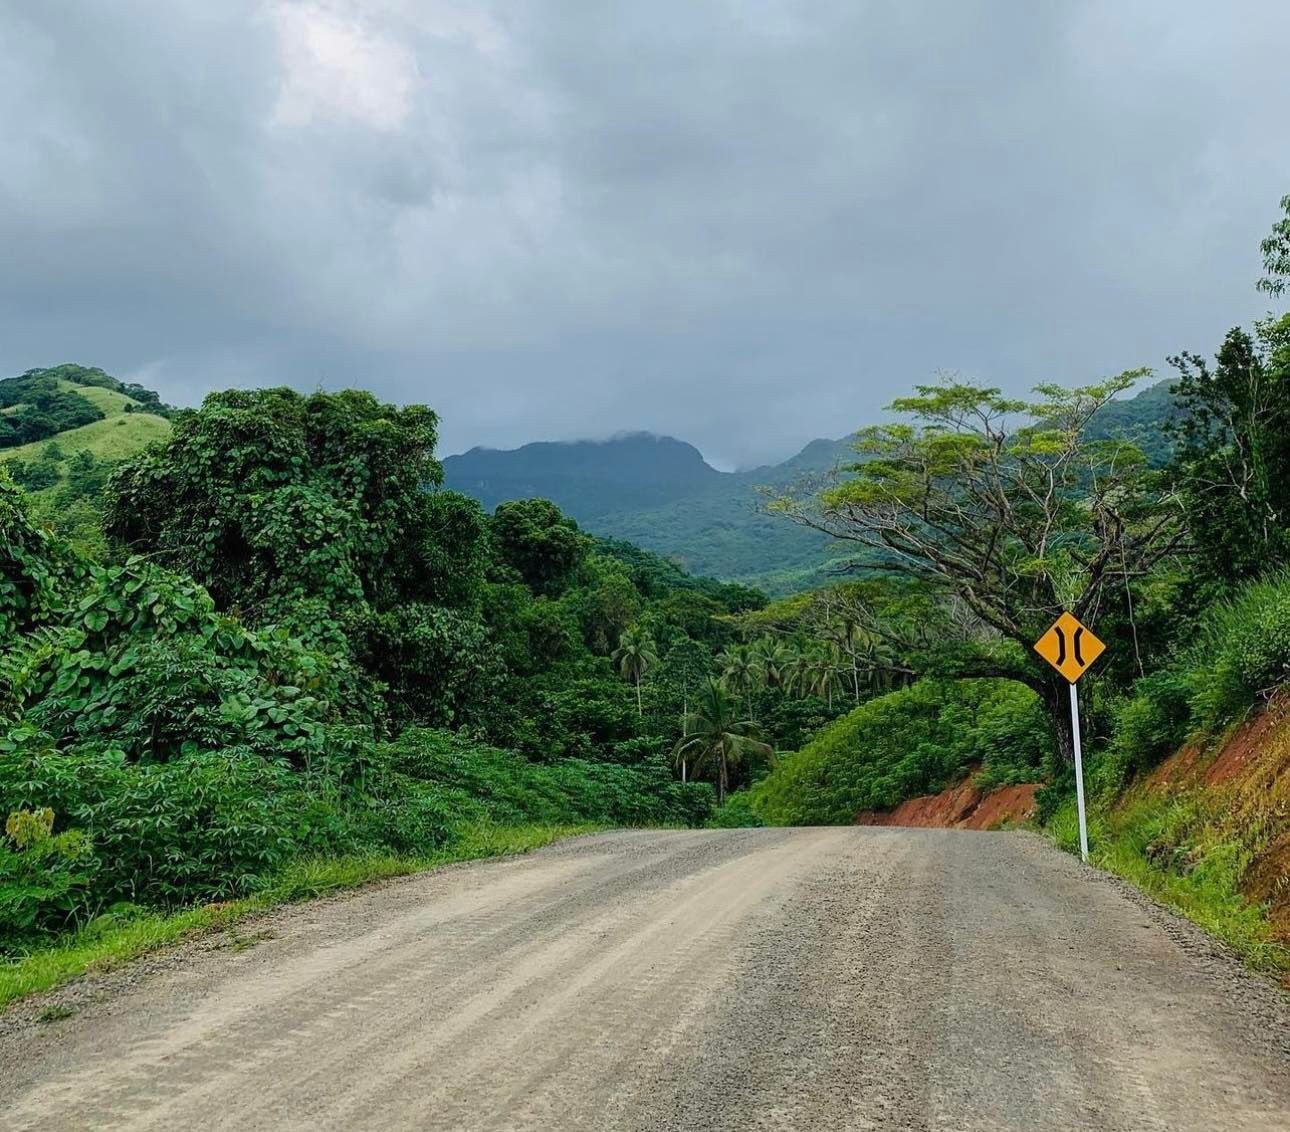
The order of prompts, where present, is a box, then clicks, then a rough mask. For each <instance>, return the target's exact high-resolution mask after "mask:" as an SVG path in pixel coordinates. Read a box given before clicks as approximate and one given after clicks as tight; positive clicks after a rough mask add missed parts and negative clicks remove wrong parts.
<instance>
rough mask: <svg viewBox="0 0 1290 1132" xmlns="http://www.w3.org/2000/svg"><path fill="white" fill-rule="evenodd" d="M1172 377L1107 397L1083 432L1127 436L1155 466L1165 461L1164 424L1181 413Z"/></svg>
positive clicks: (1168, 445)
mask: <svg viewBox="0 0 1290 1132" xmlns="http://www.w3.org/2000/svg"><path fill="white" fill-rule="evenodd" d="M1173 389H1174V383H1173V382H1172V381H1158V382H1156V383H1155V384H1154V385H1149V386H1147V388H1146V389H1143V390H1141V391H1140V392H1138V393H1136V394H1134V395H1133V396H1132V397H1122V398H1120V399H1119V400H1116V401H1111V402H1110V403H1109V404H1106V405H1103V406H1102V408H1101V409H1100V410H1098V413H1097V415H1096V416H1095V417H1094V418H1093V419H1092V420H1091V421H1090V422H1089V425H1088V428H1087V429H1085V435H1086V436H1088V437H1089V439H1091V440H1131V441H1133V442H1134V443H1135V444H1136V445H1137V446H1138V447H1139V448H1141V449H1142V451H1143V452H1144V453H1146V456H1147V459H1148V460H1150V461H1151V463H1152V464H1154V465H1156V466H1157V467H1159V466H1161V465H1162V464H1165V463H1168V461H1169V457H1170V455H1171V454H1172V453H1173V441H1172V440H1171V439H1170V437H1169V434H1168V433H1167V432H1166V431H1165V428H1164V426H1165V425H1166V424H1170V423H1172V422H1174V421H1177V420H1178V418H1179V417H1180V416H1181V414H1182V410H1181V409H1179V407H1178V404H1177V402H1175V401H1174V396H1173Z"/></svg>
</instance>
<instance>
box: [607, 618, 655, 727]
mask: <svg viewBox="0 0 1290 1132" xmlns="http://www.w3.org/2000/svg"><path fill="white" fill-rule="evenodd" d="M610 659H611V660H612V661H613V662H614V663H615V664H616V665H617V666H618V671H619V672H621V673H622V674H623V676H625V677H626V678H627V679H628V680H630V681H631V682H632V683H633V684H635V685H636V714H637V715H644V714H645V709H644V708H643V707H642V706H641V681H642V680H644V679H645V675H646V673H648V672H649V671H650V669H652V668H653V667H654V666H655V665H656V664H658V653H657V652H656V651H655V645H654V638H653V637H651V636H650V635H649V633H647V632H645V631H644V630H643V629H641V628H639V627H636V628H632V629H628V630H627V631H626V632H625V633H624V634H623V635H622V636H621V637H619V638H618V647H617V648H616V649H614V652H613V655H612V657H611V658H610Z"/></svg>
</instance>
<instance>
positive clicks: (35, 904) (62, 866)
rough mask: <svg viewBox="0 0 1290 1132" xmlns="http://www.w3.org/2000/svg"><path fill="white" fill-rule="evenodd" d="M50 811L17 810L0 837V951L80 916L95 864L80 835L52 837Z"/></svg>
mask: <svg viewBox="0 0 1290 1132" xmlns="http://www.w3.org/2000/svg"><path fill="white" fill-rule="evenodd" d="M53 826H54V811H53V810H50V809H44V810H16V811H14V812H13V813H11V814H10V815H9V818H8V821H7V822H6V823H5V833H4V835H0V948H3V949H6V950H8V949H11V948H13V947H16V946H18V945H21V944H22V943H24V942H26V941H27V940H29V939H30V938H32V937H33V936H35V935H37V934H38V933H40V932H44V931H49V930H50V929H53V928H59V927H61V926H63V925H64V924H65V923H67V922H68V921H70V920H73V919H75V918H77V917H78V916H83V915H84V913H85V912H86V910H87V908H88V901H89V887H90V883H91V881H92V880H93V878H94V872H95V868H96V867H97V864H98V862H97V860H96V859H95V856H94V850H93V847H92V846H91V844H90V840H89V838H88V837H86V836H85V834H84V833H81V832H80V831H79V830H72V831H70V832H66V833H59V834H55V833H54V832H53Z"/></svg>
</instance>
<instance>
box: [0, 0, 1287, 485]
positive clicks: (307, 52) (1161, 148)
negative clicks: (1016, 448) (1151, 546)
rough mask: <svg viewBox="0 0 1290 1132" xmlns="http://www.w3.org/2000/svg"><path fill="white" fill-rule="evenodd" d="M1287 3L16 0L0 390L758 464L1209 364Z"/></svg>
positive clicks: (1271, 155) (1240, 247) (1257, 201)
mask: <svg viewBox="0 0 1290 1132" xmlns="http://www.w3.org/2000/svg"><path fill="white" fill-rule="evenodd" d="M1287 42H1290V3H1287V0H1228V2H1227V3H1223V4H1218V3H1213V2H1212V0H1203V2H1202V0H1158V2H1157V0H1132V2H1126V0H1106V2H1095V0H1070V2H1043V3H1035V2H1034V0H939V2H930V0H926V2H915V0H886V2H883V3H877V2H869V3H866V2H861V0H841V2H837V3H833V2H829V0H801V2H800V3H799V2H792V0H720V2H717V0H711V2H710V0H653V2H651V3H640V2H637V0H633V2H630V3H629V2H621V3H620V2H610V0H585V2H577V0H511V2H510V3H501V2H497V3H491V2H484V0H481V2H478V3H468V2H461V3H445V2H439V0H334V2H333V0H310V2H296V0H283V2H281V3H263V2H250V0H200V2H199V0H191V2H189V0H151V2H149V3H142V2H132V0H112V2H111V3H107V2H103V0H82V2H70V0H0V371H3V373H6V374H7V373H16V372H19V371H21V370H23V369H26V368H28V367H30V366H35V365H46V364H53V363H56V362H61V361H80V362H84V363H87V364H94V365H101V366H103V367H104V368H106V369H108V370H109V371H110V372H112V373H115V374H117V375H118V376H120V377H123V378H126V379H133V380H139V381H142V382H144V383H145V384H148V385H150V386H152V387H154V388H156V389H158V390H159V391H160V392H161V393H162V395H163V396H164V397H165V398H167V399H168V400H172V401H175V402H177V403H181V404H195V403H197V402H198V401H199V400H200V398H201V396H202V395H203V394H204V393H205V392H206V391H208V390H210V389H213V388H219V387H222V386H227V385H231V384H238V385H258V384H266V383H272V384H284V383H285V384H290V385H293V386H296V387H298V388H301V389H310V388H314V387H317V386H319V385H322V386H325V387H328V388H331V387H339V386H344V385H359V386H364V387H367V388H370V389H373V390H375V391H377V392H378V393H379V394H381V395H383V396H385V397H387V398H390V399H394V400H398V401H424V402H427V403H429V404H430V405H432V406H433V407H434V408H435V409H437V410H438V411H439V413H440V415H441V417H442V421H443V451H444V452H452V451H460V450H462V449H464V448H467V447H470V446H471V445H474V444H488V445H493V446H512V445H515V444H519V443H523V442H524V441H528V440H538V439H560V438H572V437H581V436H591V437H599V436H606V435H609V434H611V433H613V432H616V431H619V430H624V429H638V428H645V429H652V430H655V431H660V432H667V433H671V434H673V435H676V436H680V437H682V438H684V439H688V440H691V441H693V442H694V443H696V444H697V445H698V446H699V447H700V448H701V449H702V450H703V451H704V452H705V454H707V455H708V457H709V458H710V459H711V460H713V461H714V462H716V463H719V464H721V465H722V466H730V465H732V464H740V463H749V462H759V461H761V460H764V459H768V458H775V457H781V456H785V455H788V454H790V453H791V452H792V451H794V450H796V449H797V448H798V447H800V446H801V445H802V444H803V443H804V442H805V441H807V440H809V439H811V438H812V437H815V436H821V435H824V436H838V435H842V434H844V433H846V432H848V431H850V430H851V429H852V428H854V427H856V426H857V425H859V424H861V423H863V422H865V421H867V420H872V419H874V417H875V416H876V414H877V413H878V412H879V410H880V407H881V406H882V405H884V404H885V403H886V402H887V401H889V400H890V399H891V397H892V396H894V395H896V394H898V393H900V392H901V391H903V390H905V389H907V388H908V387H909V386H910V385H911V384H912V383H914V382H916V381H921V380H925V379H927V378H929V377H930V376H931V375H932V374H933V372H934V371H936V370H938V369H950V370H958V371H960V372H962V373H964V374H967V375H971V376H974V377H982V378H988V379H989V380H990V381H991V382H992V383H997V384H1000V385H1002V386H1004V387H1005V388H1007V389H1010V390H1018V389H1022V388H1025V387H1028V386H1029V385H1031V384H1033V383H1034V382H1037V381H1041V380H1059V381H1064V382H1075V381H1080V380H1089V379H1094V378H1097V377H1099V376H1102V375H1104V374H1107V373H1113V372H1119V371H1120V370H1123V369H1126V368H1129V367H1132V366H1136V365H1140V364H1150V365H1154V366H1157V367H1159V368H1160V369H1162V370H1163V369H1164V368H1165V365H1164V357H1165V355H1167V354H1169V353H1172V352H1175V351H1177V350H1179V349H1182V348H1191V349H1196V350H1200V351H1204V352H1207V353H1208V352H1212V350H1213V348H1214V347H1215V346H1216V345H1217V342H1218V339H1219V338H1220V336H1221V335H1222V333H1223V331H1224V330H1225V329H1226V328H1227V327H1229V326H1231V325H1233V324H1235V323H1238V322H1248V320H1249V319H1250V318H1252V317H1254V316H1257V315H1258V314H1259V313H1261V312H1262V311H1263V310H1264V309H1265V307H1266V305H1267V301H1266V299H1265V298H1264V296H1262V295H1260V294H1259V293H1258V292H1256V291H1255V289H1254V282H1255V280H1256V279H1257V278H1258V276H1259V274H1260V270H1259V257H1258V241H1259V239H1260V238H1261V237H1262V236H1264V235H1265V234H1266V233H1267V231H1268V230H1269V228H1270V227H1271V225H1272V222H1273V221H1274V219H1275V218H1276V215H1277V201H1278V199H1279V198H1280V197H1281V196H1282V195H1283V194H1285V193H1290V137H1288V136H1287V134H1288V131H1290V125H1288V124H1290V67H1288V66H1287V65H1286V55H1285V45H1286V43H1287Z"/></svg>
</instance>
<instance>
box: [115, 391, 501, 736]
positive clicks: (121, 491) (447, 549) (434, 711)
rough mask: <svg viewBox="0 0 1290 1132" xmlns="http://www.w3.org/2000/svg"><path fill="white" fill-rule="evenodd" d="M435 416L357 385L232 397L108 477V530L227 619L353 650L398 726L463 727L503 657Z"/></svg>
mask: <svg viewBox="0 0 1290 1132" xmlns="http://www.w3.org/2000/svg"><path fill="white" fill-rule="evenodd" d="M436 427H437V422H436V417H435V414H434V413H433V412H431V411H430V410H429V409H427V408H425V407H424V406H409V407H406V408H402V409H399V408H395V407H394V406H391V405H386V404H382V403H381V402H380V401H378V400H376V398H374V397H372V396H371V395H370V394H368V393H362V392H358V391H355V390H347V391H344V392H341V393H316V394H313V395H312V396H309V397H303V396H301V395H300V394H298V393H295V392H293V391H292V390H289V389H267V390H254V391H243V390H231V391H229V392H225V393H216V394H212V395H211V396H209V397H208V398H207V399H206V401H205V403H204V404H203V406H202V408H201V410H200V411H197V412H185V413H182V414H180V415H179V417H178V418H177V419H176V421H175V426H174V431H173V434H172V436H171V438H170V439H169V440H168V441H167V442H166V443H165V444H162V445H159V446H156V447H154V448H152V449H150V450H148V451H146V452H144V453H142V454H140V455H139V456H137V457H135V458H134V459H132V460H129V461H127V462H125V463H124V464H123V465H122V466H121V467H120V468H119V469H118V470H117V472H116V473H115V474H114V476H113V478H112V480H111V482H110V484H109V488H108V492H107V507H106V518H105V529H106V531H107V533H108V535H109V537H110V538H111V539H112V540H113V541H114V542H115V543H116V544H117V545H118V546H120V547H122V548H125V549H129V550H133V551H144V552H147V553H148V554H150V555H152V556H154V557H156V558H158V559H160V560H161V561H163V562H165V563H166V564H167V565H169V566H171V567H172V568H174V569H176V570H181V571H184V572H186V573H189V574H191V575H192V576H193V577H195V578H196V579H197V580H198V581H199V582H201V583H202V584H203V585H204V586H205V587H206V588H207V590H208V591H209V592H210V594H211V597H212V598H213V599H214V600H215V604H216V606H217V608H219V609H221V610H227V611H238V612H239V613H241V615H242V616H243V617H244V618H246V619H247V620H248V621H250V622H251V623H252V624H283V625H286V626H289V627H290V628H291V630H292V631H293V632H295V633H297V634H299V635H301V636H302V637H304V638H305V639H307V640H309V641H310V642H313V643H316V644H319V645H326V647H340V648H342V649H347V650H348V652H349V654H350V656H352V657H353V658H355V659H357V660H358V661H360V662H361V663H362V664H363V665H364V666H365V667H366V668H367V670H368V672H369V673H371V674H373V675H375V676H377V677H378V678H379V679H380V680H381V681H382V682H383V683H384V684H386V685H387V686H388V689H389V697H390V699H389V703H390V708H391V710H392V711H393V713H394V714H395V717H396V718H397V719H400V720H403V719H417V720H421V721H423V722H433V723H447V722H449V721H456V722H461V721H462V720H463V718H465V717H464V715H463V712H465V711H466V710H467V707H468V705H469V704H471V703H474V704H475V705H476V706H478V704H479V701H480V698H481V689H482V688H483V687H484V685H485V684H486V683H487V673H488V672H489V670H490V669H494V668H495V667H496V663H497V662H496V659H495V658H494V657H493V656H491V655H490V653H489V651H488V649H487V648H486V647H485V634H484V629H483V626H482V625H481V624H479V622H478V617H477V611H478V609H479V606H480V604H481V602H482V586H483V578H484V573H485V569H486V562H487V557H486V556H487V541H486V529H485V528H486V524H485V520H484V516H483V514H482V512H481V511H480V509H479V507H478V506H477V505H476V504H475V503H473V502H472V501H470V500H467V499H465V498H463V497H461V496H458V495H455V494H453V493H449V492H433V491H427V490H426V489H427V488H428V487H433V486H434V485H436V484H437V483H438V482H439V480H440V478H441V469H440V466H439V462H438V461H437V460H436V459H435V458H434V444H435V438H436Z"/></svg>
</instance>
